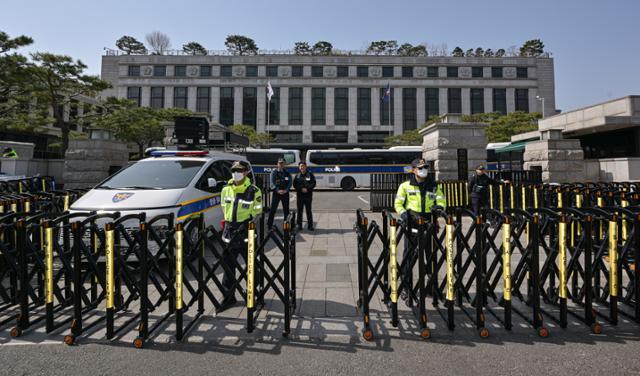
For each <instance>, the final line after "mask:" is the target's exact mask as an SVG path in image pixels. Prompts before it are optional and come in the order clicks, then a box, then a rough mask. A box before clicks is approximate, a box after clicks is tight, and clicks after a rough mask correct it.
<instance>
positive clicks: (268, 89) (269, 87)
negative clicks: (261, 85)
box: [267, 81, 273, 102]
mask: <svg viewBox="0 0 640 376" xmlns="http://www.w3.org/2000/svg"><path fill="white" fill-rule="evenodd" d="M271 97H273V88H272V87H271V81H267V99H268V100H269V102H271Z"/></svg>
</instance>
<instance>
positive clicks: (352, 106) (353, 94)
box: [348, 67, 358, 144]
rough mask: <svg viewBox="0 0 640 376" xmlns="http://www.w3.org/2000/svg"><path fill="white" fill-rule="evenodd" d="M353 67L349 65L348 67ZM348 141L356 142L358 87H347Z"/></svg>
mask: <svg viewBox="0 0 640 376" xmlns="http://www.w3.org/2000/svg"><path fill="white" fill-rule="evenodd" d="M351 68H354V69H355V67H349V69H351ZM348 129H349V136H348V137H349V139H348V141H349V143H354V144H355V143H356V142H358V89H357V88H355V87H350V88H349V128H348Z"/></svg>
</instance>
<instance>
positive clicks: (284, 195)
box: [267, 158, 292, 228]
mask: <svg viewBox="0 0 640 376" xmlns="http://www.w3.org/2000/svg"><path fill="white" fill-rule="evenodd" d="M270 181H271V184H270V186H271V190H272V191H273V194H272V196H271V209H270V211H269V220H268V221H267V226H268V227H269V228H271V227H273V217H275V215H276V211H277V210H278V206H279V204H280V202H282V211H283V212H284V218H285V220H286V219H287V216H289V191H290V190H291V184H292V179H291V174H290V173H289V172H288V171H287V169H286V168H285V165H284V159H283V158H278V165H277V168H276V169H275V170H273V171H271V177H270Z"/></svg>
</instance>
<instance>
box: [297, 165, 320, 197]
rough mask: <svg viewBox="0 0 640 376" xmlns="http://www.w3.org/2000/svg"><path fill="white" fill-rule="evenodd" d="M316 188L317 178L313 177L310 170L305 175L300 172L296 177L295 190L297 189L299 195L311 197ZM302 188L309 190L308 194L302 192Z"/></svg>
mask: <svg viewBox="0 0 640 376" xmlns="http://www.w3.org/2000/svg"><path fill="white" fill-rule="evenodd" d="M315 187H316V177H315V175H313V172H311V171H309V170H307V172H306V173H305V174H304V175H303V174H302V173H300V172H298V173H297V174H296V177H295V178H294V179H293V188H295V190H296V192H298V194H299V195H303V196H310V195H311V194H312V193H313V190H314V188H315ZM302 188H307V192H302Z"/></svg>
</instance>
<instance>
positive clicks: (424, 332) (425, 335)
mask: <svg viewBox="0 0 640 376" xmlns="http://www.w3.org/2000/svg"><path fill="white" fill-rule="evenodd" d="M420 337H421V338H422V339H429V338H431V330H429V328H424V329H422V331H421V332H420Z"/></svg>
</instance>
